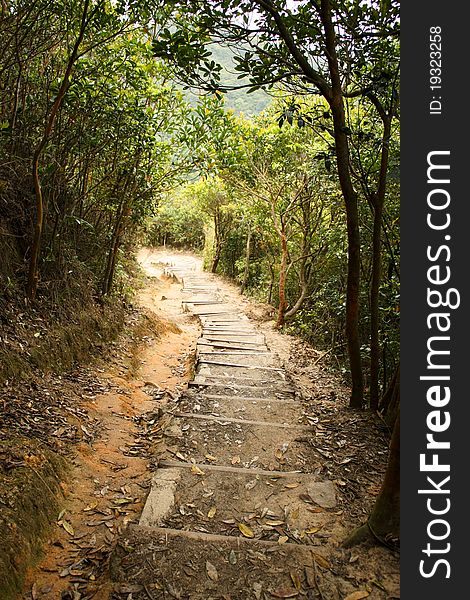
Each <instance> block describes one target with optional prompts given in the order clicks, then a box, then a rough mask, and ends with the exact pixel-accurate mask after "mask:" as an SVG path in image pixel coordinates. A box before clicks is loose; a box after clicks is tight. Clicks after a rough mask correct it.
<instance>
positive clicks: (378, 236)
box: [370, 97, 392, 410]
mask: <svg viewBox="0 0 470 600" xmlns="http://www.w3.org/2000/svg"><path fill="white" fill-rule="evenodd" d="M372 102H373V103H374V104H375V106H376V108H377V110H378V112H379V114H380V116H381V118H382V122H383V126H384V130H383V139H382V152H381V160H380V172H379V182H378V187H377V193H376V194H373V195H372V196H371V197H370V201H371V204H372V208H373V211H374V229H373V239H372V281H371V286H370V407H371V408H372V409H374V410H376V409H377V408H378V406H379V396H380V392H379V373H380V310H379V292H380V282H381V279H382V219H383V210H384V203H385V191H386V185H387V168H388V160H389V154H390V134H391V127H392V118H391V115H387V114H386V113H385V110H384V109H383V107H382V106H381V105H380V103H379V101H378V100H377V99H376V98H375V97H373V98H372Z"/></svg>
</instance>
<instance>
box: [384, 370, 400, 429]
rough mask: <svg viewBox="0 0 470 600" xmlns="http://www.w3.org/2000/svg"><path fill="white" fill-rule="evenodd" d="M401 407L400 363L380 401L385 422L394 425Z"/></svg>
mask: <svg viewBox="0 0 470 600" xmlns="http://www.w3.org/2000/svg"><path fill="white" fill-rule="evenodd" d="M399 407H400V364H398V366H397V368H396V369H395V373H394V374H393V378H392V381H391V382H390V385H389V386H388V388H387V391H386V392H385V394H384V395H383V397H382V401H381V403H380V411H381V413H382V415H383V417H384V419H385V422H386V423H387V424H388V425H389V426H390V427H392V426H393V423H395V419H396V418H397V414H398V409H399Z"/></svg>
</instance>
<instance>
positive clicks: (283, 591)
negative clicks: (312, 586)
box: [270, 588, 299, 598]
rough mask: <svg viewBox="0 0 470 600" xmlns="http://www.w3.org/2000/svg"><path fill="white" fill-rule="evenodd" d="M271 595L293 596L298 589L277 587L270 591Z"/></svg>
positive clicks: (279, 596) (296, 593) (297, 593)
mask: <svg viewBox="0 0 470 600" xmlns="http://www.w3.org/2000/svg"><path fill="white" fill-rule="evenodd" d="M270 594H271V596H274V597H275V598H295V597H296V596H298V595H299V592H298V590H294V589H292V588H279V589H278V590H276V591H274V592H270Z"/></svg>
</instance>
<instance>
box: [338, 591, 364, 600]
mask: <svg viewBox="0 0 470 600" xmlns="http://www.w3.org/2000/svg"><path fill="white" fill-rule="evenodd" d="M367 596H370V594H369V592H366V591H365V590H358V591H357V592H353V593H352V594H349V595H348V596H346V598H345V599H344V600H362V598H367Z"/></svg>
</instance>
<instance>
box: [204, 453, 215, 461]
mask: <svg viewBox="0 0 470 600" xmlns="http://www.w3.org/2000/svg"><path fill="white" fill-rule="evenodd" d="M205 457H206V458H207V460H211V461H215V460H217V457H216V456H213V455H212V454H206V455H205Z"/></svg>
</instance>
